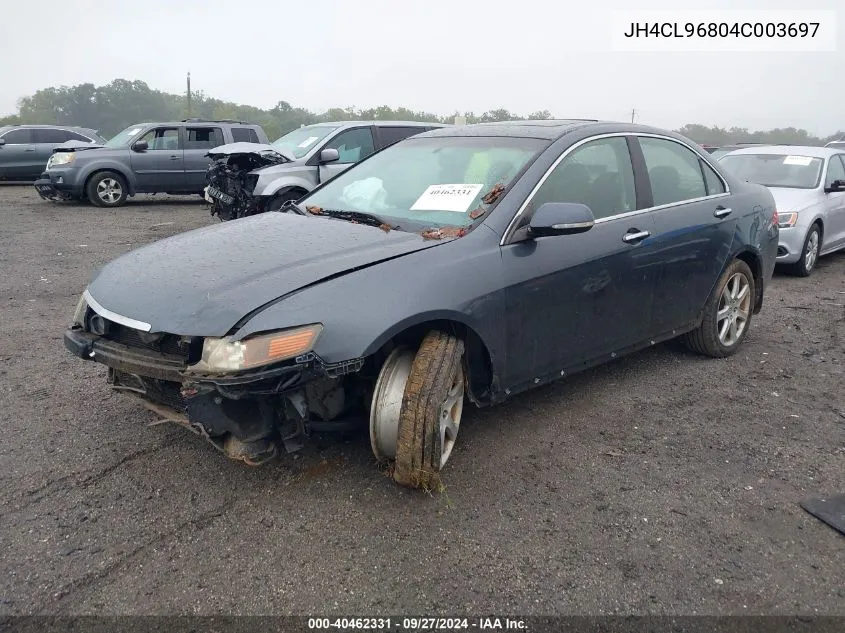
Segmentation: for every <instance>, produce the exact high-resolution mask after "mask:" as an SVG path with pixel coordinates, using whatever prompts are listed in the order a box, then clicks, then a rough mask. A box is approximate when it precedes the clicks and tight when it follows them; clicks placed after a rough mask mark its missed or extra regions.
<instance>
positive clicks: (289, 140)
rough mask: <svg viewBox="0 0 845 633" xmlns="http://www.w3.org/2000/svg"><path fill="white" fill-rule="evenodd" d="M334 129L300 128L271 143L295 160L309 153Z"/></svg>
mask: <svg viewBox="0 0 845 633" xmlns="http://www.w3.org/2000/svg"><path fill="white" fill-rule="evenodd" d="M336 129H337V126H336V125H309V126H307V127H301V128H298V129H296V130H294V131H293V132H288V133H287V134H285V135H284V136H283V137H281V138H279V139H276V140H275V141H273V146H274V147H278V148H279V149H283V150H286V151H287V152H289V153H291V154H293V155H294V156H295V157H296V158H302V157H303V156H305V155H306V154H307V153H308V152H310V151H311V149H312V148H313V147H314V145H316V144H317V143H319V142H320V141H322V140H323V139H324V138H326V136H328V135H329V133H330V132H332V131H333V130H336Z"/></svg>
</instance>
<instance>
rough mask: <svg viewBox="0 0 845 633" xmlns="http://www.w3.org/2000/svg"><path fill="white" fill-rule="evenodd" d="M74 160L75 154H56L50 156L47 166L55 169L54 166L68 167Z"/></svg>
mask: <svg viewBox="0 0 845 633" xmlns="http://www.w3.org/2000/svg"><path fill="white" fill-rule="evenodd" d="M75 158H76V152H56V153H55V154H53V155H52V156H50V160H49V161H48V166H49V167H55V166H56V165H69V164H70V163H72V162H73V160H74V159H75Z"/></svg>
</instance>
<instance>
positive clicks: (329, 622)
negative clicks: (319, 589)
mask: <svg viewBox="0 0 845 633" xmlns="http://www.w3.org/2000/svg"><path fill="white" fill-rule="evenodd" d="M527 628H528V626H527V624H526V622H525V621H524V620H521V619H519V618H495V617H484V618H433V617H432V618H426V617H406V618H308V629H309V630H314V631H319V630H326V631H328V630H340V631H344V630H345V631H359V630H360V631H363V630H382V631H390V630H398V631H432V630H443V631H467V630H473V629H475V630H479V631H508V630H510V631H527Z"/></svg>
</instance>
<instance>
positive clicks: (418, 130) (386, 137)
mask: <svg viewBox="0 0 845 633" xmlns="http://www.w3.org/2000/svg"><path fill="white" fill-rule="evenodd" d="M425 131H426V128H422V127H381V126H379V128H378V136H379V140H380V141H381V144H382V146H383V147H386V146H388V145H393V144H394V143H398V142H399V141H401V140H402V139H406V138H408V137H409V136H414V134H422V133H423V132H425Z"/></svg>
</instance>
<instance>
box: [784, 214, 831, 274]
mask: <svg viewBox="0 0 845 633" xmlns="http://www.w3.org/2000/svg"><path fill="white" fill-rule="evenodd" d="M821 248H822V231H821V227H819V224H818V222H816V223H815V224H813V226H811V227H810V230H809V231H807V237H805V238H804V246H803V248H802V249H801V257H800V259H799V260H798V261H797V262H795V263H794V264H792V265H791V266H789V268H788V269H787V270H788V271H789V272H790V273H791V274H793V275H795V276H796V277H809V276H810V273H811V272H813V270H814V269H815V268H816V262H818V261H819V251H821Z"/></svg>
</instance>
